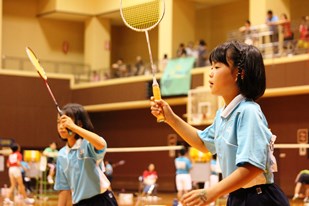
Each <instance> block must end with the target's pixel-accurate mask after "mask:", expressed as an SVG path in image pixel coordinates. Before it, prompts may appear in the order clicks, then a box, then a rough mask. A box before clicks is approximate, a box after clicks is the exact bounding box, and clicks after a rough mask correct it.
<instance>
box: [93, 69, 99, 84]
mask: <svg viewBox="0 0 309 206" xmlns="http://www.w3.org/2000/svg"><path fill="white" fill-rule="evenodd" d="M100 80H101V77H100V74H99V73H98V72H97V71H96V70H93V71H92V75H91V81H92V82H98V81H100Z"/></svg>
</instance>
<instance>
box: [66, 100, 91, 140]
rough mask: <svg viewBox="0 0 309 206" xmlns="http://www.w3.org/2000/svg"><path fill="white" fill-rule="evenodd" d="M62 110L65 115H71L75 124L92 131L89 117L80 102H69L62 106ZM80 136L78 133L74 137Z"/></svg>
mask: <svg viewBox="0 0 309 206" xmlns="http://www.w3.org/2000/svg"><path fill="white" fill-rule="evenodd" d="M62 111H63V113H64V114H66V115H67V116H69V117H71V118H72V119H73V121H74V123H75V124H76V125H79V126H80V127H82V128H84V129H86V130H89V131H91V132H93V131H94V127H93V125H92V122H91V120H90V118H89V115H88V113H87V111H86V110H85V109H84V107H83V106H82V105H80V104H76V103H69V104H67V105H65V106H64V107H63V108H62ZM79 138H82V137H80V136H79V135H78V134H76V136H75V139H79Z"/></svg>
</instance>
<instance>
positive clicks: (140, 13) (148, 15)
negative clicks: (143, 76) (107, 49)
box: [120, 0, 165, 122]
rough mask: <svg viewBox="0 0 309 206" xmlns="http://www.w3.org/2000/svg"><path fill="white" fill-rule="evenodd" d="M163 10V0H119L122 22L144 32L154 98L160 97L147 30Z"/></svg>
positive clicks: (162, 13) (159, 118)
mask: <svg viewBox="0 0 309 206" xmlns="http://www.w3.org/2000/svg"><path fill="white" fill-rule="evenodd" d="M164 12H165V3H164V0H147V1H145V0H120V14H121V18H122V20H123V22H124V23H125V25H126V26H127V27H129V28H130V29H132V30H134V31H137V32H145V35H146V41H147V45H148V52H149V57H150V64H151V71H152V79H153V80H152V92H153V96H154V98H155V100H160V99H161V92H160V87H159V84H158V82H157V80H156V77H155V73H156V71H155V67H154V64H153V59H152V53H151V47H150V41H149V34H148V31H149V30H151V29H153V28H155V27H156V26H157V25H158V24H159V23H160V21H161V20H162V19H163V16H164ZM164 121H165V117H164V115H163V114H161V115H159V116H158V117H157V122H164Z"/></svg>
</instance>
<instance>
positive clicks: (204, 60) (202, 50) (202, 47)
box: [196, 40, 209, 67]
mask: <svg viewBox="0 0 309 206" xmlns="http://www.w3.org/2000/svg"><path fill="white" fill-rule="evenodd" d="M197 51H198V56H197V63H196V66H197V67H204V66H206V65H209V63H208V51H207V44H206V42H205V41H204V40H200V42H199V45H198V48H197Z"/></svg>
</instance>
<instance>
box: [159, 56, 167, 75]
mask: <svg viewBox="0 0 309 206" xmlns="http://www.w3.org/2000/svg"><path fill="white" fill-rule="evenodd" d="M167 63H168V57H167V54H164V55H163V59H162V60H161V61H160V67H159V71H160V72H164V70H165V68H166V66H167Z"/></svg>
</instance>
